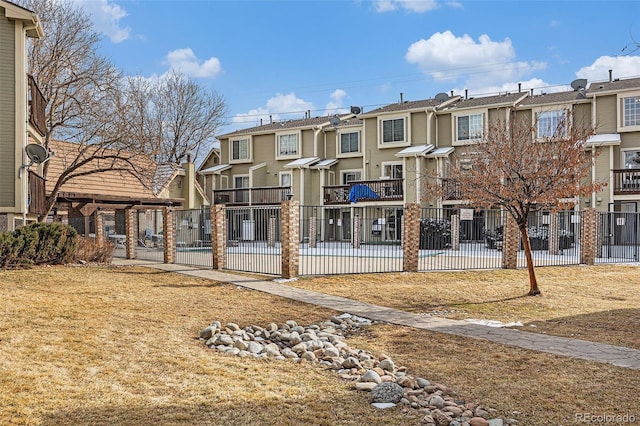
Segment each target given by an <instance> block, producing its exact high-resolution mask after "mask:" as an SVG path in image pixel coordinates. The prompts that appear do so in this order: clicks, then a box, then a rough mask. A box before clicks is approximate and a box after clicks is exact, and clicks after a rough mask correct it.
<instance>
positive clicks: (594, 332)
mask: <svg viewBox="0 0 640 426" xmlns="http://www.w3.org/2000/svg"><path fill="white" fill-rule="evenodd" d="M536 275H537V277H538V283H539V285H540V289H541V291H542V296H536V297H530V296H525V294H526V292H527V291H528V285H529V278H528V274H527V271H526V270H504V269H501V270H492V271H460V272H458V271H455V272H428V273H390V274H366V275H351V276H348V279H345V278H344V277H342V278H339V277H332V276H325V277H310V278H300V279H299V280H297V281H293V282H291V283H289V285H292V286H296V287H301V288H306V289H310V290H316V291H320V292H324V293H329V294H334V295H339V296H343V297H348V298H352V299H356V300H361V301H364V302H368V303H374V304H377V305H382V306H389V307H393V308H396V309H402V310H405V311H409V312H416V313H425V314H431V315H435V316H443V317H448V318H454V319H471V318H475V319H487V320H498V321H502V322H517V321H520V322H522V323H523V324H525V326H524V327H522V328H521V329H522V330H526V331H534V332H539V333H548V334H553V335H557V336H564V337H574V338H580V339H583V340H591V341H595V342H602V343H609V344H613V345H621V346H626V347H630V348H635V349H640V331H639V330H640V269H639V268H638V267H637V266H630V265H601V266H571V267H567V266H564V267H544V268H538V269H536Z"/></svg>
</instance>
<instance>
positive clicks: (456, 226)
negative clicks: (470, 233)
mask: <svg viewBox="0 0 640 426" xmlns="http://www.w3.org/2000/svg"><path fill="white" fill-rule="evenodd" d="M451 250H460V216H459V215H457V214H454V215H451Z"/></svg>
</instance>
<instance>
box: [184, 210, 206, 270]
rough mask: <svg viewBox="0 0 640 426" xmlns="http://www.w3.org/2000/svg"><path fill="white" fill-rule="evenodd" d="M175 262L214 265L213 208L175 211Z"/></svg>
mask: <svg viewBox="0 0 640 426" xmlns="http://www.w3.org/2000/svg"><path fill="white" fill-rule="evenodd" d="M174 241H175V263H178V264H181V265H192V266H202V267H207V268H212V267H213V254H212V253H211V210H210V209H209V207H204V208H201V209H187V210H176V211H175V239H174Z"/></svg>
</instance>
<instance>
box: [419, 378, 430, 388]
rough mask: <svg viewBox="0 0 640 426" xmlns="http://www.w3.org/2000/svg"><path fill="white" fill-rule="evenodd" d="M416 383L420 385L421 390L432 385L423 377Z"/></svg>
mask: <svg viewBox="0 0 640 426" xmlns="http://www.w3.org/2000/svg"><path fill="white" fill-rule="evenodd" d="M416 382H417V383H418V386H420V387H421V388H424V387H426V386H430V385H431V382H430V381H428V380H427V379H423V378H422V377H418V378H417V379H416Z"/></svg>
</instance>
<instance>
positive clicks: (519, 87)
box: [518, 83, 522, 93]
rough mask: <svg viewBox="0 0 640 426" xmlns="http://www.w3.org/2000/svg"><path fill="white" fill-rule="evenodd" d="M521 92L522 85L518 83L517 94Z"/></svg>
mask: <svg viewBox="0 0 640 426" xmlns="http://www.w3.org/2000/svg"><path fill="white" fill-rule="evenodd" d="M520 92H522V83H518V93H520Z"/></svg>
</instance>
